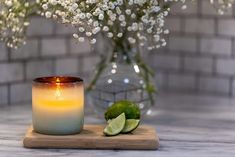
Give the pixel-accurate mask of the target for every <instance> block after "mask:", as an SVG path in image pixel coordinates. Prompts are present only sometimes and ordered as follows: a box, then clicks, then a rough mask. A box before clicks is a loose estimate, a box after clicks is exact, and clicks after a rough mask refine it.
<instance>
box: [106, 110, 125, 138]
mask: <svg viewBox="0 0 235 157" xmlns="http://www.w3.org/2000/svg"><path fill="white" fill-rule="evenodd" d="M125 123H126V116H125V113H122V114H120V115H119V116H118V117H117V118H115V119H112V120H111V121H110V122H109V123H108V125H107V126H106V127H105V129H104V134H105V135H107V136H114V135H117V134H119V133H120V132H121V131H122V130H123V128H124V126H125Z"/></svg>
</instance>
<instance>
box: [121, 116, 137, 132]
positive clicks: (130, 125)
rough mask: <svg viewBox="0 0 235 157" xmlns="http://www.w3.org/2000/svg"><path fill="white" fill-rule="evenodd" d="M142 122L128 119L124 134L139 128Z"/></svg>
mask: <svg viewBox="0 0 235 157" xmlns="http://www.w3.org/2000/svg"><path fill="white" fill-rule="evenodd" d="M139 123H140V120H138V119H127V120H126V123H125V126H124V128H123V129H122V133H130V132H132V131H134V130H135V129H136V128H137V127H138V126H139Z"/></svg>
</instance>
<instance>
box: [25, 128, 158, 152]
mask: <svg viewBox="0 0 235 157" xmlns="http://www.w3.org/2000/svg"><path fill="white" fill-rule="evenodd" d="M103 129H104V126H102V125H85V126H84V129H83V131H82V132H81V133H80V134H76V135H66V136H51V135H43V134H39V133H36V132H34V131H33V129H32V127H30V129H29V130H28V131H27V133H26V135H25V137H24V139H23V145H24V147H26V148H78V149H136V150H137V149H139V150H141V149H143V150H155V149H158V147H159V138H158V136H157V133H156V131H155V129H154V128H153V127H151V126H139V127H138V128H137V129H136V130H135V131H134V132H133V133H131V134H120V135H118V136H112V137H106V136H104V135H103Z"/></svg>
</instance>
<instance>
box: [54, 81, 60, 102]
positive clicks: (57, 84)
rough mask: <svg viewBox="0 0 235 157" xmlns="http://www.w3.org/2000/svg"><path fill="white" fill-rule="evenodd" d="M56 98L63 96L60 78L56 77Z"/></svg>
mask: <svg viewBox="0 0 235 157" xmlns="http://www.w3.org/2000/svg"><path fill="white" fill-rule="evenodd" d="M55 96H56V99H60V98H61V92H60V79H59V78H56V92H55Z"/></svg>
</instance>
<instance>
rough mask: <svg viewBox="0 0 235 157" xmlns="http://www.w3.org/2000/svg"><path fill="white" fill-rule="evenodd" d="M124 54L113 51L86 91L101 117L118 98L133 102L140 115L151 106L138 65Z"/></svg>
mask: <svg viewBox="0 0 235 157" xmlns="http://www.w3.org/2000/svg"><path fill="white" fill-rule="evenodd" d="M125 54H126V53H120V52H118V53H113V55H112V56H111V59H109V60H108V63H106V64H105V66H104V68H103V70H102V72H100V75H99V77H97V80H96V83H95V84H94V85H93V87H92V90H90V92H88V99H89V101H90V103H91V104H92V105H93V107H94V110H95V112H96V113H97V114H98V116H99V117H103V116H104V112H105V111H106V109H107V108H108V107H109V106H111V105H112V104H113V103H114V102H116V101H119V100H129V101H133V102H135V103H136V104H137V105H138V106H139V108H140V109H141V114H142V115H143V114H145V113H147V111H148V110H149V109H150V107H151V100H150V97H149V94H148V92H147V91H146V84H145V81H144V80H143V78H142V77H141V76H140V67H139V66H138V65H137V64H136V62H135V61H134V59H133V58H132V57H130V56H127V55H125Z"/></svg>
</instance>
